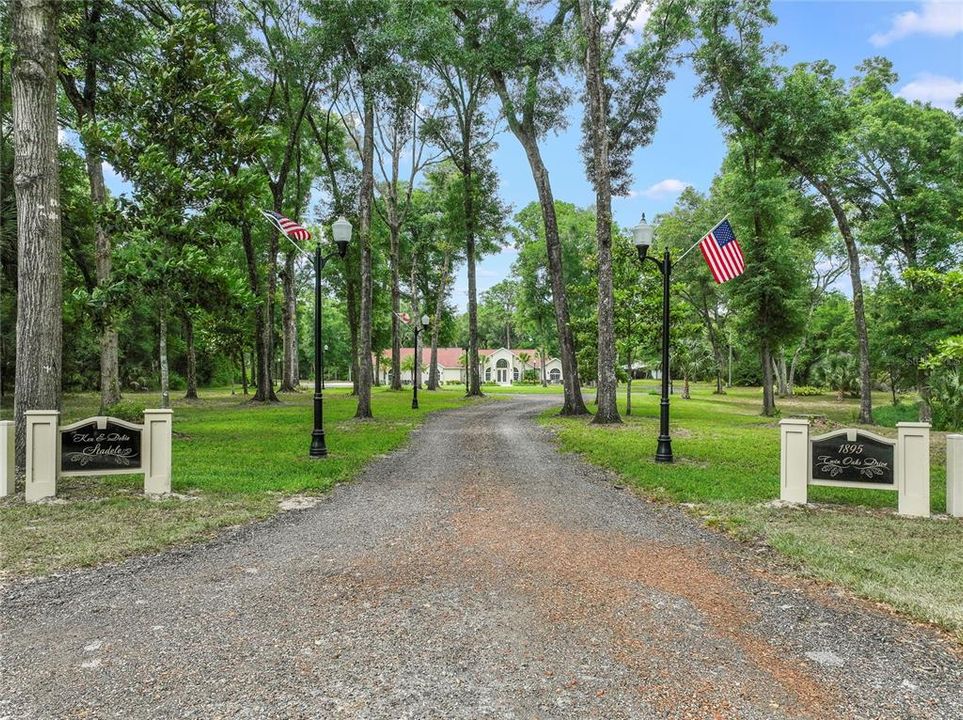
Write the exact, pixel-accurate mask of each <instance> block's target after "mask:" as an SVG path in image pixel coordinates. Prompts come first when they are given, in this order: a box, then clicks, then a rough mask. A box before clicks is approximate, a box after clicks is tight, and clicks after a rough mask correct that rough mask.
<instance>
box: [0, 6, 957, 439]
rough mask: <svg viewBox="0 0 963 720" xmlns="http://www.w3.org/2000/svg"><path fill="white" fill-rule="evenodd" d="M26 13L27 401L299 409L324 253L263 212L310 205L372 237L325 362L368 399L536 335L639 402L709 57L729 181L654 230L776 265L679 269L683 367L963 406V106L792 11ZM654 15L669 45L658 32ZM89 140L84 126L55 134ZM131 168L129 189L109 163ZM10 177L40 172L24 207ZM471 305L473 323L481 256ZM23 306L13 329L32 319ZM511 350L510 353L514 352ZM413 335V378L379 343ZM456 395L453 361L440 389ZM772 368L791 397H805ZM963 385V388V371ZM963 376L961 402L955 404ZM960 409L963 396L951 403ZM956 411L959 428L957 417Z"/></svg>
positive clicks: (676, 241) (537, 346) (21, 161)
mask: <svg viewBox="0 0 963 720" xmlns="http://www.w3.org/2000/svg"><path fill="white" fill-rule="evenodd" d="M3 12H4V14H3V16H2V18H0V20H2V23H3V29H4V37H7V38H9V42H5V44H4V47H3V53H2V57H0V63H2V65H0V83H2V84H0V103H2V105H0V118H2V128H0V181H2V185H0V222H2V225H0V239H2V248H0V253H2V261H3V268H2V279H3V285H2V295H0V310H2V313H3V326H2V328H0V331H2V333H0V343H2V351H3V353H2V370H3V378H2V382H3V388H4V391H5V393H9V391H10V389H11V387H12V386H14V385H15V393H16V401H15V408H16V413H17V417H18V420H19V419H20V417H21V415H22V412H23V411H24V410H26V409H29V408H33V407H45V408H46V407H58V406H59V403H60V397H61V393H62V392H63V390H64V389H69V390H73V389H90V388H94V387H96V388H99V390H100V393H101V402H102V405H103V406H104V407H105V408H107V407H110V406H111V405H113V404H115V403H116V402H118V400H119V399H120V397H121V394H122V392H123V390H124V389H125V388H133V389H137V388H142V387H143V388H146V387H150V388H155V387H156V388H159V390H160V393H161V396H162V399H163V402H164V403H167V402H169V397H170V393H171V391H172V390H178V391H179V390H180V389H181V388H183V389H184V390H185V392H186V395H187V397H189V398H191V397H196V396H197V394H198V390H199V388H200V387H202V386H203V385H205V384H207V383H218V384H223V383H227V382H233V381H235V380H236V381H238V383H239V385H242V386H243V389H242V392H247V391H248V390H247V384H248V383H250V385H251V389H250V393H251V398H252V399H253V400H255V401H260V402H271V401H275V400H277V399H278V393H279V392H280V393H283V392H295V391H297V390H298V389H299V380H300V379H301V378H305V377H307V376H308V375H309V373H308V372H307V371H308V369H309V367H310V359H311V358H312V357H313V351H312V349H311V334H312V325H311V322H312V321H311V307H312V300H313V298H312V296H311V293H310V286H311V282H312V269H311V266H310V263H309V262H308V261H307V259H306V258H305V257H304V256H303V255H302V253H301V252H300V251H299V249H298V248H296V247H295V246H294V245H293V244H292V243H290V242H289V241H288V240H287V238H285V237H282V236H281V234H280V233H278V232H277V231H276V230H274V229H273V228H272V226H271V225H269V224H268V223H267V222H266V221H265V220H264V219H263V217H262V216H261V214H260V211H261V210H262V209H268V210H274V211H276V212H279V213H281V214H283V215H286V216H288V217H291V218H296V219H300V220H302V221H304V222H305V223H306V224H307V225H308V226H309V228H310V229H311V230H312V231H313V232H314V234H315V238H320V239H321V241H322V242H324V243H328V244H330V230H329V228H330V224H331V222H332V221H333V220H334V219H335V218H337V217H339V216H344V217H346V218H347V219H348V220H349V221H350V222H351V223H352V225H353V228H354V235H353V239H352V242H351V245H350V249H349V252H348V255H347V257H346V258H345V259H344V260H343V261H340V260H334V261H332V262H330V263H329V264H328V266H327V268H326V270H325V277H324V282H325V287H326V294H327V296H328V302H327V304H326V308H325V317H326V320H327V325H326V331H325V343H326V344H327V345H328V346H329V347H328V351H327V355H326V358H327V361H328V367H329V368H330V369H331V371H332V373H337V374H338V375H339V376H341V377H345V376H347V375H349V374H350V377H351V378H352V380H353V381H354V390H355V393H356V394H357V398H358V410H357V415H358V417H367V416H370V415H371V414H372V413H373V412H374V409H373V408H372V405H371V386H372V384H373V383H375V382H376V381H378V380H381V379H382V378H383V377H385V376H386V373H387V372H388V371H391V377H392V379H393V382H394V383H396V386H397V383H398V382H399V381H400V372H399V370H400V351H399V349H400V347H401V346H402V345H403V344H406V343H409V342H410V340H408V339H407V336H406V334H405V333H406V328H404V327H403V326H402V325H401V324H400V323H399V321H398V319H397V313H400V312H402V311H407V312H410V313H411V314H412V316H414V317H418V316H419V315H421V314H423V313H425V314H428V315H430V316H431V317H432V320H433V322H432V328H433V329H432V332H430V333H427V334H426V335H427V337H426V342H430V343H431V344H432V345H433V346H434V347H437V346H438V345H439V344H441V345H447V344H454V343H457V344H459V345H463V346H464V347H466V348H467V349H468V355H469V356H470V358H471V360H472V362H471V368H472V372H471V377H470V383H469V392H470V393H471V394H478V393H480V392H481V384H482V378H481V377H480V376H479V373H478V372H477V367H478V364H477V357H478V348H479V347H482V346H486V345H501V344H511V345H512V346H513V347H519V346H525V347H527V348H532V349H534V350H536V352H537V354H538V355H542V356H547V355H552V356H558V357H559V358H560V359H561V362H562V365H563V368H564V372H563V376H564V384H565V387H564V390H565V399H564V406H563V410H562V411H563V412H564V413H566V414H580V413H585V412H587V409H586V407H585V404H584V402H583V400H582V395H581V391H580V386H581V383H583V382H590V383H592V384H593V385H594V386H595V389H596V400H597V412H596V416H595V422H618V421H619V410H618V408H617V405H616V390H617V385H616V383H617V381H618V379H619V377H620V376H621V377H624V378H627V379H631V376H632V375H633V372H632V370H631V368H633V367H636V373H635V374H638V371H639V370H640V369H641V366H643V365H645V366H646V367H648V368H651V367H652V366H653V361H654V359H655V358H656V357H657V347H658V342H659V337H658V332H659V329H658V318H659V313H660V308H659V295H658V291H657V289H656V283H657V281H658V279H657V278H655V277H651V276H650V273H643V272H642V268H640V267H639V265H638V263H637V260H636V259H635V251H634V248H633V247H632V246H631V242H630V240H629V235H630V232H629V230H630V229H628V228H618V227H617V226H615V224H614V223H613V220H612V211H611V204H612V198H613V196H619V195H625V194H627V193H628V192H629V189H630V187H631V182H632V175H631V167H632V160H633V157H634V156H635V154H636V153H637V151H638V150H639V149H640V148H644V147H645V146H646V145H648V144H649V143H650V142H651V140H652V137H653V134H654V132H655V130H656V128H657V125H658V119H659V115H660V100H661V98H662V96H663V94H664V93H665V90H666V87H667V86H668V84H669V83H670V82H671V81H672V78H673V74H674V71H675V69H676V68H677V67H678V66H679V65H680V64H682V63H687V64H690V65H691V66H692V67H694V69H695V70H696V72H697V73H698V75H699V77H700V79H701V85H700V88H699V92H700V93H702V94H705V95H708V96H710V97H711V98H712V106H713V109H714V111H715V113H716V116H717V119H718V121H719V124H720V126H721V127H722V128H723V131H724V133H725V135H726V140H727V143H728V148H729V152H728V156H727V158H726V160H725V162H724V164H723V167H722V168H720V170H719V173H718V176H717V178H716V180H715V182H714V183H713V185H712V187H711V188H710V190H709V191H708V192H706V193H698V192H696V191H694V190H692V189H689V190H687V191H685V192H684V193H683V195H682V196H681V198H680V199H679V202H678V204H677V206H676V208H675V209H674V210H673V211H672V212H670V213H667V214H666V215H665V216H663V217H662V218H660V224H659V227H658V229H657V231H656V243H657V244H659V243H662V242H665V243H668V244H669V246H670V247H672V248H673V249H674V251H675V252H676V255H678V254H679V253H681V252H682V251H683V250H684V249H685V248H688V247H689V245H691V244H692V243H693V242H695V241H696V240H697V239H698V234H700V233H702V232H705V231H706V230H708V229H709V228H710V227H711V226H712V225H713V224H714V223H715V222H716V221H717V220H718V219H719V218H721V217H722V216H723V215H725V214H726V213H728V214H729V215H730V219H731V221H732V224H733V226H734V228H735V230H736V232H737V234H738V236H739V238H740V241H741V244H742V247H743V248H744V250H745V252H746V259H747V271H746V274H745V275H744V276H743V277H741V278H739V279H737V280H736V281H733V282H731V283H729V284H726V285H724V286H717V285H715V284H714V283H712V281H711V278H710V277H709V274H708V273H707V272H706V271H705V268H704V267H703V266H701V265H700V263H701V260H700V259H699V258H698V256H697V255H694V256H691V257H690V258H687V260H686V262H685V263H684V264H682V265H680V266H679V268H678V273H677V274H676V275H675V288H674V291H673V297H674V302H676V303H677V305H678V307H675V308H673V313H674V317H675V318H676V321H675V322H674V324H673V333H674V336H673V357H674V360H673V368H672V372H673V375H674V376H675V377H676V378H681V379H682V380H683V381H687V380H689V379H691V378H702V377H706V376H712V377H715V379H716V382H717V388H718V390H719V391H720V392H721V391H723V390H724V380H725V379H727V377H726V376H727V375H728V370H729V362H728V355H729V349H730V347H732V346H735V353H734V355H735V359H736V362H735V366H734V377H733V380H734V381H737V382H758V383H760V384H762V385H763V386H764V398H763V412H765V413H767V414H771V413H773V412H774V411H775V402H776V401H775V395H779V394H791V393H792V392H793V388H794V387H796V386H798V385H800V384H809V385H815V384H819V385H822V386H825V387H831V388H833V389H834V390H835V391H836V392H839V393H841V394H846V393H851V392H855V393H857V394H859V395H860V397H861V403H860V418H859V419H860V420H861V421H863V422H870V421H871V420H872V398H871V395H870V393H871V391H872V389H873V388H874V387H875V388H879V387H883V386H886V387H888V388H890V389H891V390H892V392H893V397H894V399H896V392H897V391H898V390H907V389H912V390H915V391H917V392H918V393H919V396H920V398H921V403H920V412H921V415H922V416H923V417H929V415H930V413H931V411H932V410H936V412H937V414H938V417H937V420H938V422H940V423H942V424H944V425H946V426H949V425H951V424H952V423H954V422H955V423H957V424H958V423H959V417H960V413H961V410H960V407H959V403H960V401H959V398H960V397H961V396H963V393H960V392H959V389H960V386H961V372H963V369H961V362H963V358H961V357H960V356H961V350H960V347H961V346H963V340H961V339H960V336H961V334H963V292H961V289H960V286H961V284H963V283H961V280H960V276H961V272H963V271H961V237H963V235H961V222H963V182H961V181H963V177H961V175H963V162H961V157H963V140H961V137H963V135H961V121H960V117H959V116H958V115H954V114H953V113H950V112H947V111H944V110H940V109H936V108H933V107H930V106H927V105H922V104H920V103H917V102H909V101H907V100H904V99H902V98H900V97H898V96H896V95H895V94H894V92H893V88H894V86H895V84H896V82H897V77H896V76H895V74H894V72H893V69H892V67H891V65H890V64H889V62H888V61H886V60H885V59H883V58H871V59H868V60H867V61H866V62H865V63H864V64H863V65H862V66H860V68H858V69H857V70H856V74H855V76H854V77H853V78H852V79H851V80H847V81H844V80H842V79H840V77H839V72H838V71H837V69H836V68H834V67H832V66H831V65H829V64H828V63H827V62H825V61H819V60H817V61H815V62H813V63H810V64H805V65H797V66H795V67H784V66H783V65H781V63H780V53H779V51H778V49H776V48H772V47H769V46H768V45H767V44H766V43H765V42H764V39H763V32H764V30H765V28H766V27H767V26H768V25H769V24H771V23H773V22H774V21H775V18H774V17H773V16H772V14H771V12H770V10H769V7H768V3H767V2H764V1H762V0H705V1H703V2H692V1H691V0H658V1H657V2H654V3H642V2H641V0H634V1H630V2H627V3H620V4H619V9H613V7H612V4H611V3H607V2H592V1H590V0H556V1H555V2H545V3H515V2H506V1H505V0H466V1H465V2H460V1H458V0H454V1H452V2H445V3H440V2H427V1H421V0H128V1H125V2H117V1H114V0H83V1H78V2H72V3H57V2H54V0H14V2H13V3H12V4H11V5H10V7H9V8H6V9H5V10H4V11H3ZM642 16H647V18H648V19H647V21H646V23H645V28H644V30H642V31H638V30H637V27H638V24H637V22H636V21H637V20H638V18H640V17H642ZM573 103H577V104H578V105H579V106H580V108H581V116H582V118H583V127H582V135H583V141H582V144H581V148H580V150H581V152H582V155H583V157H584V162H585V168H586V177H587V179H588V180H589V182H590V183H591V185H592V188H593V191H594V195H595V203H594V206H593V207H591V208H588V209H579V208H576V207H575V206H573V205H571V204H569V203H566V202H564V201H563V199H556V198H555V196H554V193H553V189H552V185H551V178H550V174H549V171H548V168H547V167H546V164H545V161H544V159H543V157H542V142H543V141H544V139H545V138H546V136H547V135H549V134H550V133H552V132H554V131H557V130H560V129H563V128H564V127H565V124H566V118H567V112H568V110H569V108H570V107H571V106H572V105H573ZM58 129H62V130H64V131H66V134H65V136H64V138H63V140H62V141H61V142H59V143H58ZM496 141H497V142H501V143H512V142H517V143H518V145H519V147H520V148H521V149H522V150H523V151H524V153H525V157H526V159H527V161H528V163H529V166H530V169H531V173H532V180H533V183H534V186H535V188H536V190H537V195H538V202H537V203H533V204H532V205H531V206H529V207H526V208H521V209H518V210H517V212H516V213H515V214H514V216H511V217H510V208H508V207H507V206H506V205H505V204H504V203H503V202H502V201H501V200H500V199H499V198H498V192H497V189H498V177H497V173H496V170H495V168H494V166H493V163H492V159H491V153H492V150H493V148H494V143H495V142H496ZM111 175H116V176H119V177H120V178H122V181H121V184H122V185H123V186H124V187H125V188H128V190H127V191H126V192H124V193H123V194H114V193H111V192H110V191H109V190H108V188H107V185H108V183H107V182H106V181H105V177H109V176H111ZM11 189H12V190H13V191H14V192H13V193H11ZM506 244H514V245H515V246H516V248H517V250H518V259H517V262H516V264H515V272H514V276H513V277H512V278H510V279H508V280H506V281H505V282H503V283H500V284H499V285H497V286H496V287H494V288H492V289H490V290H489V291H488V292H487V293H485V294H484V295H483V296H482V297H479V293H478V292H477V278H476V265H477V263H478V261H479V259H480V258H481V257H482V256H484V255H485V254H487V253H491V252H494V251H496V250H498V249H499V247H500V246H503V245H506ZM462 265H464V266H465V267H466V274H467V281H468V288H467V297H466V298H465V299H464V303H465V305H466V306H467V313H466V314H465V315H464V316H457V314H456V311H455V308H456V303H455V302H454V300H458V301H459V302H461V301H462V299H461V298H453V289H454V288H453V284H454V276H455V273H456V270H457V269H458V268H459V267H461V266H462ZM14 317H16V322H14V321H13V318H14ZM503 338H504V342H502V339H503ZM382 351H387V354H388V356H389V357H390V358H391V361H390V364H388V365H387V366H386V367H381V364H380V363H375V362H373V360H372V358H373V355H374V354H380V353H381V352H382ZM428 381H429V386H434V385H435V384H436V383H437V378H432V377H431V376H429V378H428ZM774 388H775V389H774ZM954 389H955V390H954ZM954 393H955V394H954ZM954 401H955V403H956V404H955V405H954ZM954 418H955V419H954Z"/></svg>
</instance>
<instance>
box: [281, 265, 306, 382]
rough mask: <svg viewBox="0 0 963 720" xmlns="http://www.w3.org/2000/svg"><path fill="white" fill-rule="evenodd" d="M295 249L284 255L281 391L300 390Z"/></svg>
mask: <svg viewBox="0 0 963 720" xmlns="http://www.w3.org/2000/svg"><path fill="white" fill-rule="evenodd" d="M294 261H295V251H294V250H290V251H288V252H287V253H286V255H285V257H284V277H283V282H282V289H283V292H284V309H283V311H282V313H281V327H282V346H283V353H282V363H283V365H282V368H281V388H280V389H281V392H300V391H301V378H300V377H299V376H300V372H299V368H298V292H297V278H296V276H295V263H294Z"/></svg>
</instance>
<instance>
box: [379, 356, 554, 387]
mask: <svg viewBox="0 0 963 720" xmlns="http://www.w3.org/2000/svg"><path fill="white" fill-rule="evenodd" d="M516 352H519V351H514V352H513V351H511V350H507V349H506V348H498V349H497V350H487V349H485V350H480V353H481V357H480V358H479V363H478V370H479V374H480V376H481V380H482V382H483V383H486V382H493V383H497V384H499V385H511V384H513V383H517V382H519V381H521V380H522V379H523V378H524V377H525V372H526V371H530V370H534V371H535V373H536V375H537V376H538V377H539V378H541V368H542V365H541V360H540V359H539V357H538V355H537V353H535V352H533V351H521V352H528V355H529V356H530V359H529V361H528V362H526V363H523V362H522V361H521V360H519V359H518V357H517V355H516V354H515V353H516ZM437 367H438V381H439V383H441V384H445V383H452V382H457V383H464V382H465V367H464V366H457V367H451V366H444V365H441V364H439V365H438V366H437ZM545 377H546V380H547V381H548V382H549V383H556V384H557V383H561V382H562V363H561V361H560V360H558V359H557V358H551V359H548V360H546V362H545ZM421 380H422V382H423V383H427V382H428V367H427V365H426V366H424V367H422V369H421ZM381 381H382V383H384V384H388V383H389V382H390V371H385V372H383V373H382V375H381ZM401 382H402V384H403V385H410V384H411V382H412V371H410V370H402V371H401Z"/></svg>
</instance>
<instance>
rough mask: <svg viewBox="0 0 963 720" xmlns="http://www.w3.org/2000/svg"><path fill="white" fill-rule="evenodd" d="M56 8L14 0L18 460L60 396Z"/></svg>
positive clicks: (45, 0) (37, 0) (42, 0)
mask: <svg viewBox="0 0 963 720" xmlns="http://www.w3.org/2000/svg"><path fill="white" fill-rule="evenodd" d="M57 9H58V3H56V2H52V1H49V0H14V2H13V4H12V7H11V40H12V42H13V68H12V84H11V96H12V99H13V150H14V172H13V186H14V192H15V195H16V201H17V328H16V329H17V340H16V352H17V355H16V366H15V372H14V378H15V383H16V385H15V391H14V419H15V421H16V462H17V466H18V467H24V466H25V462H26V431H25V428H26V426H25V416H24V413H25V412H26V411H27V410H59V409H60V407H61V401H62V387H61V371H62V366H61V362H62V359H61V358H62V354H63V327H62V318H63V314H62V313H63V266H62V261H61V255H60V252H61V238H60V173H59V165H58V158H57Z"/></svg>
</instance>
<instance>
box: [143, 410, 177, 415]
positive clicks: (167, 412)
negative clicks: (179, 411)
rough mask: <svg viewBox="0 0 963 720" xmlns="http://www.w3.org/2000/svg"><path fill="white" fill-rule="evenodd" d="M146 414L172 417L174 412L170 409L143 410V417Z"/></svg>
mask: <svg viewBox="0 0 963 720" xmlns="http://www.w3.org/2000/svg"><path fill="white" fill-rule="evenodd" d="M148 413H150V414H151V415H173V414H174V411H173V410H171V409H170V408H157V409H156V410H144V414H145V415H147V414H148Z"/></svg>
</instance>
